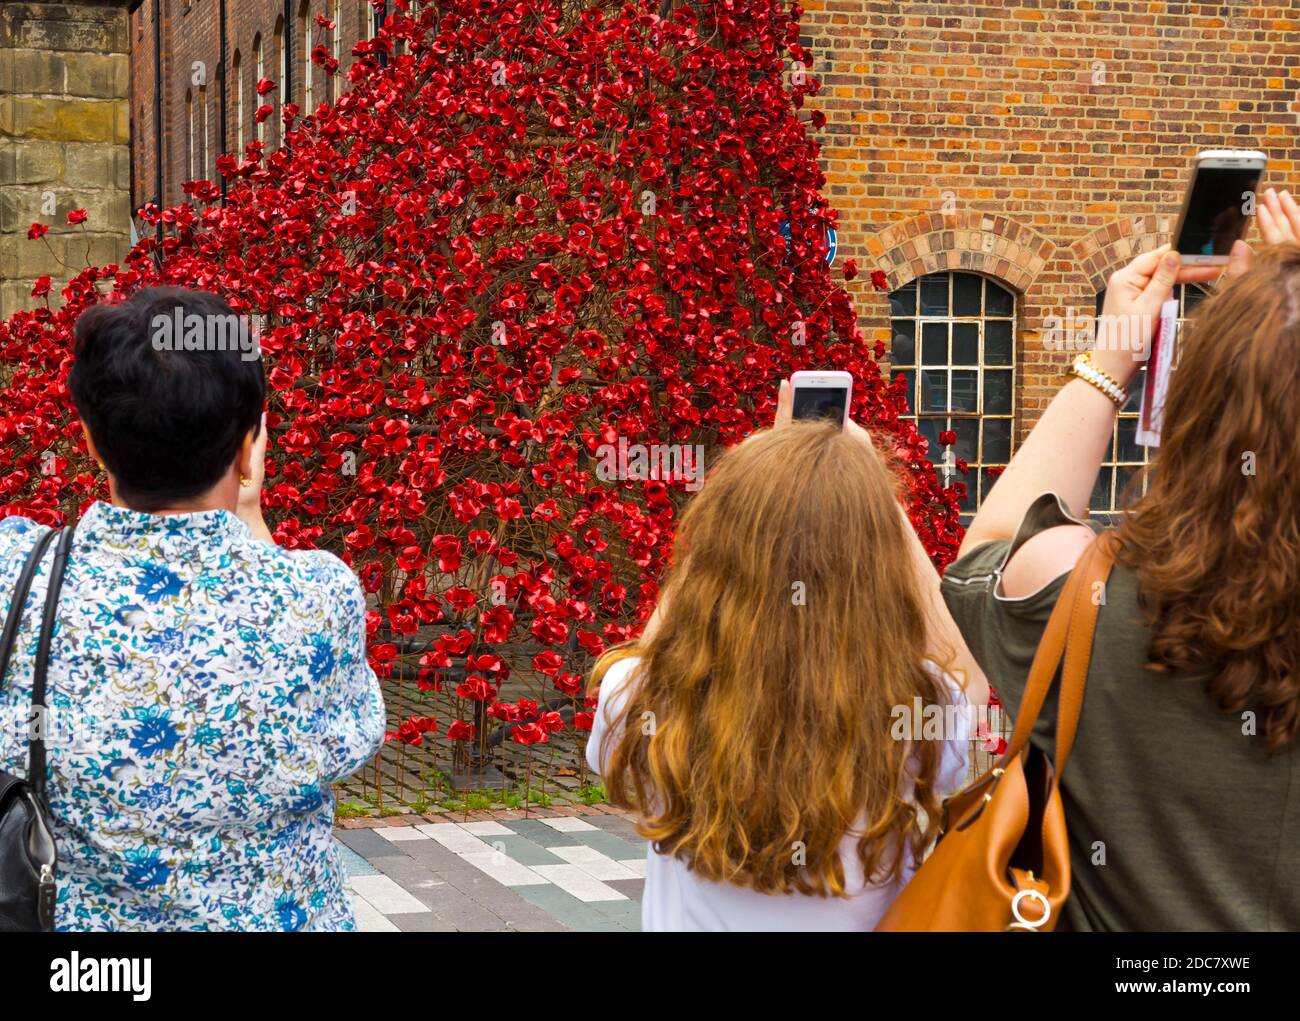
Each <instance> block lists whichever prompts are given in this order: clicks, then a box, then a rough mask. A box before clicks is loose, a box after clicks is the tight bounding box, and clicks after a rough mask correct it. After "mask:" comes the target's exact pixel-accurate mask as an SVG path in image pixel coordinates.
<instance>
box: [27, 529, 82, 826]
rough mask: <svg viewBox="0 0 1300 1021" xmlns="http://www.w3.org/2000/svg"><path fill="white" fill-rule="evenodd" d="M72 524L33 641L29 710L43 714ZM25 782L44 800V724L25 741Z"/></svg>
mask: <svg viewBox="0 0 1300 1021" xmlns="http://www.w3.org/2000/svg"><path fill="white" fill-rule="evenodd" d="M75 532H76V526H75V525H68V526H66V527H65V528H63V529H62V530H61V531H60V532H59V544H58V546H56V547H55V549H54V563H53V564H51V565H50V580H49V584H48V585H47V586H46V589H45V610H44V612H43V613H42V614H41V635H40V638H39V639H38V640H37V643H36V665H35V668H34V670H33V672H32V712H33V714H36V713H37V712H38V711H39V712H40V713H41V715H42V717H43V716H44V711H45V708H46V705H45V688H46V681H47V678H48V674H49V668H50V643H51V641H52V640H53V637H54V620H55V617H56V616H57V614H58V609H59V592H60V590H61V589H62V588H63V572H64V568H66V567H67V566H68V551H69V550H70V549H71V548H72V537H73V535H74V534H75ZM38 707H39V708H38ZM27 782H28V783H29V784H31V786H32V793H34V794H35V795H36V797H38V798H39V799H40V801H41V803H42V804H44V803H45V727H44V724H43V721H42V725H41V727H40V728H38V729H37V731H36V736H34V737H32V738H30V739H29V740H28V743H27Z"/></svg>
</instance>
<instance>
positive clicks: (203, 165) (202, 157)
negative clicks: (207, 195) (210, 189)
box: [199, 85, 212, 180]
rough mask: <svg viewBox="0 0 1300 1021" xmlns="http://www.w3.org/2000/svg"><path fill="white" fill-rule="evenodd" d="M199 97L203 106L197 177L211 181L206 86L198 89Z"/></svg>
mask: <svg viewBox="0 0 1300 1021" xmlns="http://www.w3.org/2000/svg"><path fill="white" fill-rule="evenodd" d="M199 97H200V99H201V101H202V104H203V120H202V123H201V128H202V131H203V140H202V143H201V145H200V149H199V176H200V177H202V178H204V179H206V180H211V179H212V173H211V172H210V171H209V170H208V87H207V86H206V85H204V86H201V87H200V88H199Z"/></svg>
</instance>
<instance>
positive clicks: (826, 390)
mask: <svg viewBox="0 0 1300 1021" xmlns="http://www.w3.org/2000/svg"><path fill="white" fill-rule="evenodd" d="M790 389H791V400H792V406H793V418H794V420H795V421H796V422H797V421H800V420H807V419H816V418H825V419H829V420H830V421H833V422H837V423H839V426H840V428H841V429H842V428H844V426H845V424H846V423H847V422H848V420H849V399H850V397H851V396H852V394H853V376H852V375H851V374H850V373H847V372H815V371H813V372H808V371H805V372H796V373H795V374H794V375H793V376H791V377H790Z"/></svg>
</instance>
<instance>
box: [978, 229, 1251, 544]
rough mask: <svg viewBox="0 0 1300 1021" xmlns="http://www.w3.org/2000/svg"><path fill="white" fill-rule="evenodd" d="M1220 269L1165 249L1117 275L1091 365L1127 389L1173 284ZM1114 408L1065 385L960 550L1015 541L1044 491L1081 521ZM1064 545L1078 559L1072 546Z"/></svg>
mask: <svg viewBox="0 0 1300 1021" xmlns="http://www.w3.org/2000/svg"><path fill="white" fill-rule="evenodd" d="M1238 246H1239V247H1238V248H1234V249H1233V256H1232V257H1233V258H1234V259H1236V260H1239V261H1241V260H1245V259H1246V258H1248V256H1249V249H1247V248H1246V245H1245V243H1244V242H1239V243H1238ZM1219 272H1220V270H1219V268H1218V267H1215V266H1195V267H1192V266H1189V267H1182V268H1180V265H1179V258H1178V254H1177V253H1176V252H1173V251H1170V249H1169V246H1168V245H1165V246H1163V247H1161V248H1157V249H1156V250H1154V251H1151V252H1146V253H1145V254H1143V255H1139V256H1138V257H1137V258H1136V259H1134V260H1133V261H1132V262H1130V263H1129V264H1128V265H1127V266H1125V267H1124V268H1123V269H1121V270H1117V271H1116V272H1115V273H1114V274H1113V275H1112V276H1111V278H1110V281H1109V283H1108V284H1107V287H1106V301H1105V305H1104V307H1103V308H1102V314H1101V319H1100V320H1099V321H1098V324H1097V338H1096V348H1095V350H1094V351H1093V353H1092V360H1093V364H1094V365H1095V366H1096V367H1097V368H1098V369H1100V370H1101V371H1102V372H1104V373H1105V374H1106V375H1108V376H1110V377H1111V378H1112V379H1114V380H1115V381H1116V382H1117V383H1119V385H1120V386H1127V385H1128V383H1129V381H1130V380H1131V379H1132V378H1133V376H1134V375H1135V374H1136V373H1137V371H1138V369H1139V368H1140V366H1141V364H1142V360H1143V359H1145V357H1146V355H1147V352H1148V350H1149V345H1150V341H1151V337H1152V334H1153V333H1154V331H1155V327H1156V325H1157V323H1158V322H1159V317H1160V306H1161V305H1162V304H1163V303H1164V302H1165V301H1166V300H1167V299H1168V298H1169V297H1170V296H1171V295H1172V294H1173V290H1174V285H1175V284H1178V283H1202V282H1206V281H1209V280H1213V279H1214V278H1215V277H1217V276H1218V275H1219ZM1125 330H1127V331H1128V332H1127V334H1125V333H1124V332H1123V331H1125ZM1117 411H1118V408H1117V407H1116V405H1115V402H1114V401H1112V400H1111V399H1110V398H1109V397H1107V396H1106V394H1104V393H1103V392H1102V391H1101V390H1099V389H1098V388H1097V387H1095V386H1093V385H1092V384H1091V383H1088V382H1085V381H1084V380H1081V379H1079V378H1077V377H1076V378H1072V379H1071V380H1070V381H1069V382H1068V383H1066V384H1065V386H1063V387H1062V388H1061V390H1060V391H1059V392H1058V393H1057V395H1056V396H1055V397H1054V398H1053V399H1052V402H1051V404H1049V405H1048V407H1047V410H1046V411H1045V412H1043V417H1042V418H1040V419H1039V420H1038V423H1037V424H1036V425H1035V426H1034V428H1033V430H1032V431H1031V432H1030V434H1029V436H1028V437H1027V438H1026V439H1025V442H1024V443H1023V444H1021V447H1020V449H1019V450H1018V451H1016V454H1015V456H1014V457H1013V458H1012V459H1011V463H1010V464H1009V465H1007V468H1006V470H1005V471H1004V472H1003V473H1002V475H1001V477H1000V478H999V479H998V480H997V482H996V484H995V485H994V486H993V489H992V490H991V491H990V493H989V494H988V496H986V497H985V498H984V503H983V504H982V505H981V507H980V509H979V512H978V513H977V514H976V515H975V519H974V520H973V521H972V522H971V524H970V527H969V528H968V529H967V530H966V536H965V538H964V539H963V540H962V544H961V551H960V552H961V553H963V554H964V553H967V552H969V551H970V550H972V549H974V548H975V547H976V546H978V545H980V544H981V543H985V542H989V541H992V540H997V539H1010V538H1012V537H1013V536H1014V535H1015V531H1016V528H1017V527H1018V526H1019V524H1020V521H1021V519H1023V518H1024V516H1025V512H1026V511H1027V510H1028V509H1029V505H1030V504H1031V503H1032V502H1033V501H1034V500H1035V499H1036V498H1037V497H1039V496H1041V495H1042V494H1043V493H1048V492H1052V493H1056V494H1057V495H1058V496H1059V497H1061V499H1062V500H1064V501H1065V504H1066V506H1067V507H1068V508H1069V509H1070V512H1071V513H1072V514H1074V515H1075V516H1076V517H1079V518H1083V517H1084V516H1086V515H1087V513H1088V497H1089V495H1090V494H1091V493H1092V487H1093V485H1094V484H1095V483H1096V481H1097V472H1098V470H1099V469H1100V468H1101V462H1102V460H1103V458H1104V457H1105V454H1106V450H1107V448H1108V446H1109V444H1110V437H1111V430H1112V427H1113V425H1114V421H1115V413H1116V412H1117ZM1049 531H1050V530H1049ZM1046 534H1047V533H1044V535H1046ZM1036 538H1039V537H1036ZM1069 545H1070V546H1071V547H1072V548H1074V550H1075V556H1076V557H1077V555H1078V543H1077V541H1072V542H1071V543H1069ZM1067 569H1068V566H1067Z"/></svg>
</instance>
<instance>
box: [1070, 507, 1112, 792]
mask: <svg viewBox="0 0 1300 1021" xmlns="http://www.w3.org/2000/svg"><path fill="white" fill-rule="evenodd" d="M1116 542H1117V540H1116V537H1115V533H1113V532H1104V533H1102V534H1101V535H1100V536H1098V537H1097V539H1096V541H1095V542H1093V544H1092V545H1091V546H1090V547H1089V548H1088V550H1087V551H1086V554H1085V555H1084V557H1083V558H1082V559H1081V562H1080V563H1079V564H1078V565H1077V566H1076V567H1075V570H1076V571H1077V572H1078V573H1079V575H1080V576H1081V578H1082V581H1081V584H1080V585H1079V589H1078V591H1077V592H1076V593H1075V597H1074V606H1073V609H1072V612H1071V614H1070V630H1069V633H1068V634H1067V636H1066V641H1065V665H1064V666H1063V667H1062V669H1061V692H1060V701H1059V703H1058V705H1057V711H1056V776H1057V779H1060V777H1061V774H1063V773H1064V772H1065V762H1066V760H1067V759H1068V758H1069V757H1070V750H1071V749H1072V748H1073V747H1074V736H1075V734H1076V733H1078V730H1079V714H1080V713H1081V712H1082V711H1083V695H1084V691H1085V689H1086V688H1087V686H1088V666H1089V664H1090V663H1091V662H1092V642H1093V638H1094V637H1095V636H1096V633H1097V615H1098V614H1099V613H1100V612H1101V606H1102V603H1103V602H1104V601H1105V600H1104V598H1098V595H1099V594H1104V593H1105V585H1106V582H1107V580H1108V579H1109V578H1110V571H1111V568H1112V567H1114V566H1115V547H1116Z"/></svg>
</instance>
